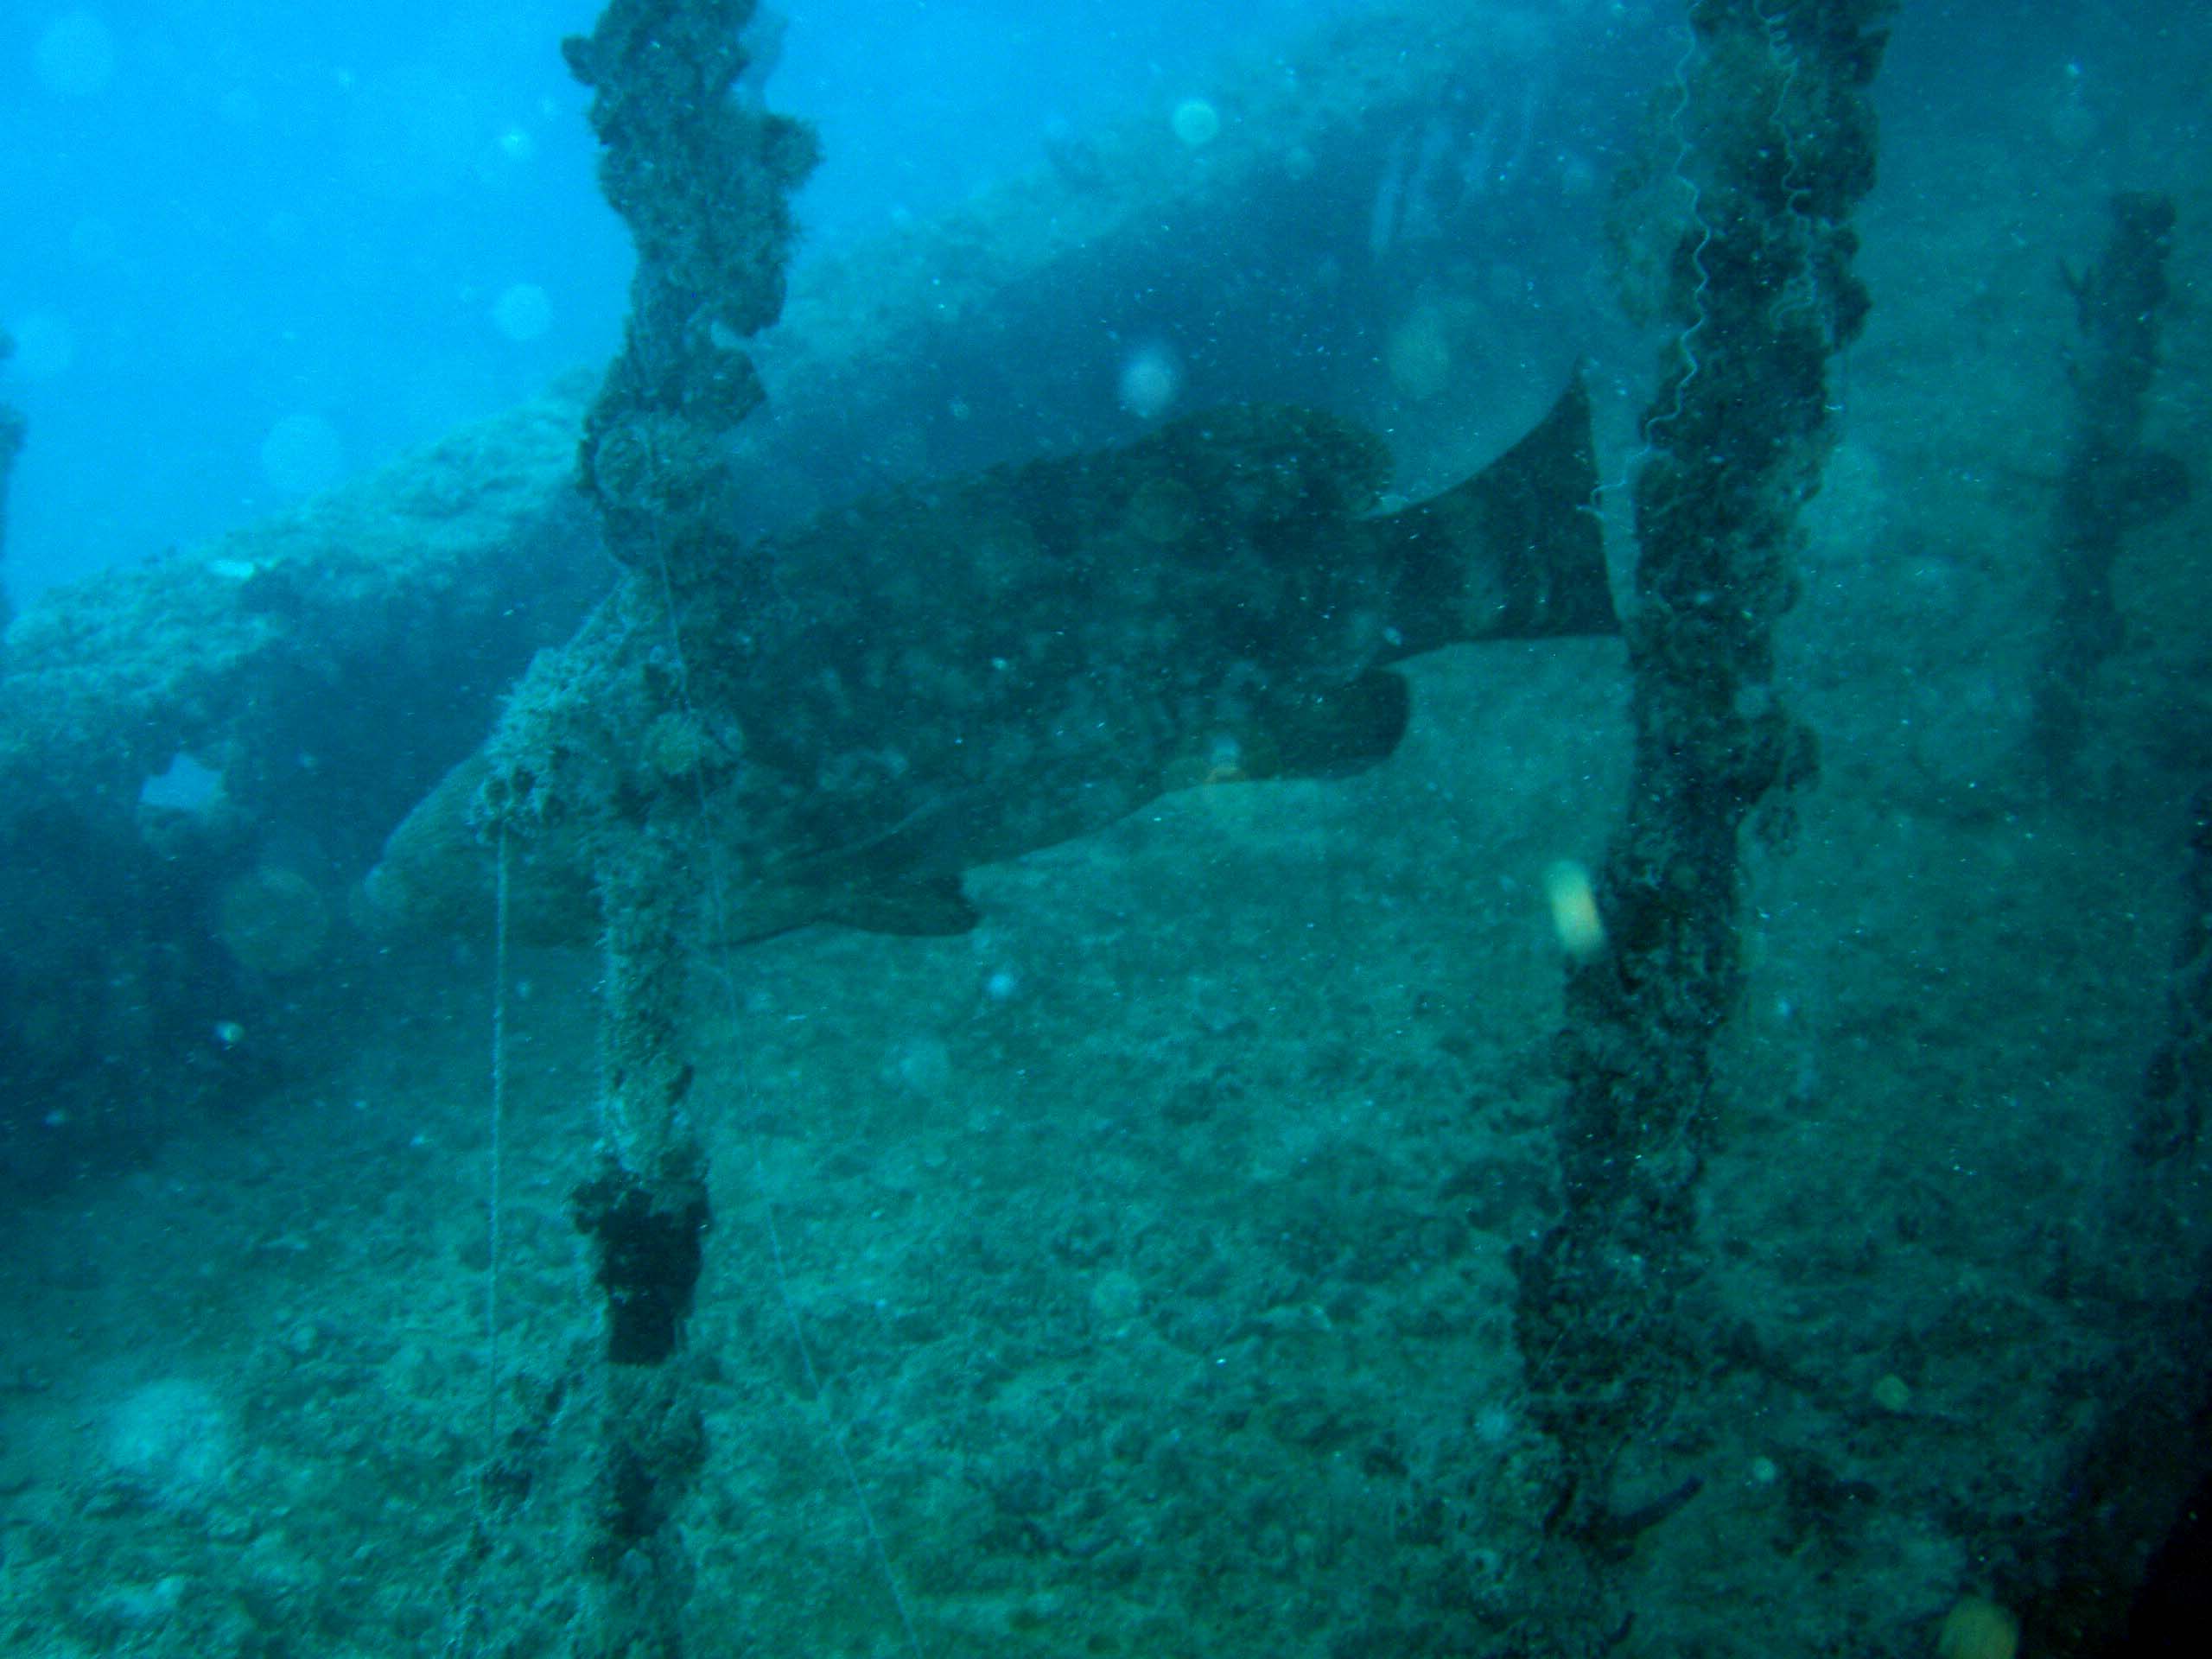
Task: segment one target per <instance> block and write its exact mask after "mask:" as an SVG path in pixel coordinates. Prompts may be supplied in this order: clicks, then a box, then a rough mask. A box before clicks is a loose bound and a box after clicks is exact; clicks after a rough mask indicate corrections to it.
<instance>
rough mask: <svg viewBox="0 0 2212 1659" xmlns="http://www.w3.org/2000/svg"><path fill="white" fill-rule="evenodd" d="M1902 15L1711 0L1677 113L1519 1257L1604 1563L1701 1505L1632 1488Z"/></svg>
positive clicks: (1779, 736)
mask: <svg viewBox="0 0 2212 1659" xmlns="http://www.w3.org/2000/svg"><path fill="white" fill-rule="evenodd" d="M1890 11H1891V6H1890V5H1889V4H1888V3H1886V0H1798V3H1795V4H1792V3H1788V0H1767V3H1765V4H1764V5H1761V4H1758V3H1754V0H1696V3H1694V4H1692V5H1691V6H1690V8H1689V22H1690V27H1691V29H1692V31H1693V33H1694V44H1693V46H1692V48H1691V49H1690V50H1689V51H1688V53H1687V54H1685V55H1684V57H1683V59H1682V60H1681V67H1680V70H1679V73H1678V78H1677V84H1676V85H1675V87H1674V88H1673V89H1672V91H1671V92H1669V93H1668V94H1667V95H1666V96H1667V98H1668V100H1669V103H1668V108H1669V109H1670V110H1671V120H1670V121H1669V134H1668V137H1667V141H1666V142H1667V143H1668V146H1669V149H1672V150H1673V151H1674V168H1673V171H1674V174H1675V184H1676V186H1677V187H1678V189H1677V192H1676V195H1677V200H1679V201H1680V202H1681V222H1680V226H1679V233H1678V234H1676V235H1675V236H1674V238H1673V240H1672V252H1671V258H1670V262H1669V265H1668V268H1667V290H1666V297H1665V308H1666V312H1667V315H1669V319H1670V320H1671V321H1672V322H1673V324H1674V325H1675V329H1676V333H1675V337H1674V340H1673V342H1672V344H1671V346H1670V347H1669V358H1668V361H1667V365H1666V371H1665V373H1664V375H1663V377H1662V381H1661V384H1660V387H1659V390H1658V393H1657V395H1656V397H1654V398H1653V400H1652V402H1651V404H1650V407H1649V410H1647V411H1646V412H1645V415H1644V417H1643V449H1642V451H1641V452H1640V453H1639V454H1638V455H1637V457H1636V460H1635V462H1634V465H1635V467H1636V472H1635V474H1634V501H1635V517H1636V535H1637V545H1638V557H1637V571H1636V596H1635V598H1636V602H1635V606H1634V608H1633V610H1632V612H1631V613H1630V619H1629V622H1628V642H1629V658H1630V667H1631V670H1632V672H1633V676H1634V721H1635V757H1634V775H1633V779H1632V782H1631V787H1630V798H1629V808H1628V816H1627V822H1626V823H1625V825H1624V827H1623V828H1622V829H1620V830H1619V831H1618V834H1617V835H1616V836H1615V837H1614V839H1613V842H1612V843H1611V848H1610V849H1609V853H1608V856H1607V859H1606V862H1605V868H1604V870H1603V872H1602V874H1600V875H1599V878H1598V880H1597V884H1596V894H1595V897H1596V902H1597V912H1598V919H1599V923H1600V924H1601V925H1602V935H1601V936H1598V937H1594V938H1592V939H1590V940H1589V941H1588V942H1587V948H1585V949H1581V950H1579V951H1578V953H1577V956H1576V959H1575V960H1574V961H1573V963H1572V964H1571V966H1570V968H1569V971H1568V978H1567V1029H1566V1032H1565V1033H1564V1040H1563V1043H1562V1045H1561V1047H1562V1053H1563V1057H1564V1070H1565V1074H1566V1082H1567V1095H1566V1103H1565V1107H1564V1112H1563V1116H1562V1118H1561V1121H1560V1125H1559V1130H1558V1146H1559V1154H1560V1169H1561V1175H1562V1187H1563V1193H1564V1198H1565V1210H1564V1213H1563V1214H1562V1215H1561V1216H1560V1218H1559V1219H1558V1221H1557V1222H1556V1223H1555V1224H1554V1225H1553V1226H1552V1228H1551V1229H1550V1230H1548V1232H1547V1233H1546V1234H1544V1235H1543V1236H1542V1237H1541V1239H1539V1240H1538V1241H1536V1242H1535V1243H1534V1244H1532V1245H1531V1246H1529V1247H1528V1248H1526V1249H1523V1250H1522V1252H1521V1253H1520V1255H1519V1256H1518V1258H1517V1260H1516V1264H1515V1266H1516V1277H1517V1281H1518V1282H1517V1308H1516V1326H1517V1331H1518V1334H1519V1338H1520V1345H1521V1349H1522V1354H1523V1356H1524V1361H1525V1363H1526V1366H1527V1373H1528V1383H1529V1390H1530V1395H1531V1401H1532V1410H1533V1411H1534V1413H1535V1416H1536V1418H1537V1421H1539V1422H1540V1424H1541V1426H1542V1427H1544V1428H1545V1429H1546V1430H1547V1431H1548V1433H1549V1434H1550V1435H1551V1436H1552V1437H1553V1439H1554V1441H1555V1442H1556V1444H1557V1445H1558V1446H1559V1448H1560V1488H1561V1490H1560V1494H1559V1503H1558V1506H1557V1509H1556V1510H1555V1514H1554V1525H1555V1526H1556V1527H1557V1528H1558V1529H1560V1530H1561V1531H1563V1532H1565V1533H1567V1534H1568V1535H1572V1536H1573V1537H1574V1538H1576V1539H1577V1540H1579V1541H1582V1542H1583V1543H1585V1544H1587V1545H1590V1546H1592V1547H1593V1548H1595V1549H1596V1550H1597V1551H1598V1552H1599V1554H1601V1555H1602V1554H1609V1553H1611V1551H1613V1550H1615V1549H1620V1548H1625V1547H1626V1545H1627V1543H1628V1542H1629V1541H1631V1540H1632V1539H1633V1537H1634V1535H1636V1533H1637V1532H1638V1531H1640V1530H1642V1529H1645V1528H1647V1527H1649V1526H1650V1525H1652V1524H1654V1523H1656V1522H1657V1521H1659V1520H1661V1519H1663V1518H1664V1517H1665V1516H1667V1515H1668V1514H1669V1513H1671V1512H1672V1511H1673V1510H1674V1509H1675V1508H1676V1507H1678V1506H1679V1505H1680V1504H1681V1503H1685V1502H1687V1501H1688V1499H1689V1498H1690V1497H1692V1496H1693V1495H1694V1491H1695V1487H1694V1483H1693V1482H1689V1481H1686V1480H1685V1481H1676V1480H1675V1479H1673V1478H1672V1477H1671V1476H1669V1475H1668V1474H1666V1473H1665V1472H1664V1471H1655V1470H1653V1469H1651V1468H1649V1467H1648V1466H1646V1467H1642V1468H1640V1469H1639V1470H1638V1471H1637V1478H1636V1479H1635V1480H1634V1481H1632V1482H1629V1483H1626V1484H1624V1486H1623V1489H1622V1490H1618V1491H1617V1490H1615V1488H1616V1479H1615V1478H1616V1476H1617V1474H1618V1473H1619V1472H1620V1464H1621V1452H1622V1450H1623V1448H1624V1446H1626V1445H1627V1444H1628V1443H1629V1442H1630V1439H1631V1437H1634V1436H1636V1435H1637V1434H1638V1433H1640V1432H1642V1431H1644V1430H1647V1429H1649V1427H1652V1426H1653V1425H1655V1424H1656V1423H1657V1422H1658V1421H1660V1420H1661V1418H1662V1417H1663V1415H1664V1414H1665V1413H1666V1411H1667V1409H1668V1408H1669V1404H1670V1402H1672V1401H1673V1400H1674V1399H1675V1397H1676V1396H1677V1395H1678V1394H1679V1393H1680V1392H1681V1390H1682V1389H1685V1388H1686V1387H1687V1386H1688V1384H1689V1383H1690V1381H1691V1380H1692V1378H1693V1377H1694V1376H1695V1375H1696V1374H1697V1371H1698V1370H1699V1369H1700V1364H1701V1363H1702V1362H1703V1361H1704V1359H1705V1357H1706V1353H1707V1350H1708V1348H1709V1346H1710V1344H1709V1343H1708V1342H1707V1340H1706V1339H1705V1338H1704V1335H1703V1333H1701V1332H1699V1331H1697V1330H1695V1329H1694V1328H1691V1323H1690V1321H1689V1320H1688V1318H1687V1317H1686V1311H1685V1292H1686V1291H1687V1290H1688V1288H1689V1287H1691V1286H1692V1285H1693V1284H1694V1281H1695V1280H1696V1278H1697V1276H1698V1272H1699V1255H1698V1249H1699V1247H1698V1243H1697V1239H1696V1227H1695V1215H1696V1204H1697V1193H1698V1185H1699V1179H1700V1173H1701V1171H1702V1169H1703V1166H1704V1163H1705V1159H1706V1155H1707V1150H1708V1148H1709V1147H1711V1145H1712V1143H1713V1136H1714V1134H1715V1124H1716V1121H1717V1117H1718V1111H1717V1101H1716V1095H1717V1089H1718V1084H1717V1080H1716V1077H1715V1075H1714V1063H1713V1056H1714V1047H1715V1040H1716V1039H1717V1038H1718V1036H1719V1033H1720V1031H1721V1029H1722V1027H1723V1026H1724V1025H1725V1024H1726V1021H1727V1020H1728V1019H1729V1017H1730V1015H1731V1014H1732V1011H1733V1009H1734V1008H1735V1007H1736V1004H1737V1002H1738V997H1739V993H1740V988H1741V982H1742V978H1743V969H1742V944H1741V939H1740V937H1739V934H1738V925H1737V918H1738V906H1739V901H1740V894H1741V886H1742V879H1743V878H1742V868H1741V857H1740V855H1741V845H1740V843H1741V839H1742V836H1743V835H1744V834H1745V829H1746V827H1747V825H1764V826H1767V827H1770V828H1774V829H1786V827H1787V808H1786V802H1785V799H1784V796H1783V791H1788V790H1789V788H1791V787H1792V786H1793V785H1797V784H1800V783H1802V782H1803V781H1804V780H1806V779H1808V778H1809V777H1810V775H1811V774H1812V772H1813V769H1814V746H1813V741H1812V737H1811V734H1810V733H1809V732H1808V730H1807V729H1806V728H1804V727H1803V726H1802V724H1801V723H1800V722H1799V721H1797V720H1796V717H1795V716H1794V715H1792V714H1791V713H1790V711H1789V709H1788V708H1786V707H1785V706H1784V704H1783V700H1782V696H1781V694H1780V691H1779V689H1778V688H1777V683H1776V678H1775V632H1776V626H1777V624H1778V623H1779V621H1780V620H1781V619H1782V616H1783V613H1784V612H1785V611H1786V610H1787V609H1788V608H1789V605H1790V603H1791V601H1792V599H1793V597H1794V596H1795V592H1796V575H1795V574H1794V570H1793V564H1794V558H1795V553H1796V547H1797V544H1798V542H1799V539H1800V535H1801V532H1800V530H1799V527H1798V514H1799V510H1800V508H1801V507H1802V505H1803V504H1804V503H1805V501H1806V499H1808V497H1809V496H1810V495H1811V494H1812V493H1813V492H1814V490H1815V488H1816V487H1817V486H1818V484H1819V481H1820V474H1821V463H1822V461H1823V459H1824V457H1825V456H1826V454H1827V451H1828V448H1829V447H1830V445H1831V443H1832V442H1833V430H1832V426H1833V416H1834V410H1832V408H1831V404H1830V397H1829V387H1828V372H1829V365H1830V363H1831V361H1832V359H1834V356H1835V354H1836V353H1838V352H1839V351H1840V350H1841V349H1842V348H1843V347H1844V346H1846V345H1847V344H1848V343H1849V342H1850V341H1851V340H1852V339H1853V338H1854V337H1855V336H1856V335H1857V334H1858V333H1859V329H1860V327H1861V326H1862V324H1863V322H1864V321H1865V318H1866V309H1867V297H1866V290H1865V289H1863V288H1862V287H1861V285H1860V284H1859V282H1858V280H1857V279H1856V278H1855V277H1853V274H1852V258H1853V253H1854V251H1855V250H1856V247H1857V241H1856V238H1855V237H1854V236H1853V232H1852V230H1851V226H1850V219H1851V214H1852V211H1853V207H1854V206H1855V205H1856V204H1857V203H1858V201H1859V199H1860V198H1861V197H1862V196H1864V195H1865V194H1866V191H1867V189H1868V188H1869V187H1870V186H1871V185H1872V182H1873V177H1874V149H1875V145H1874V119H1873V116H1872V111H1871V109H1870V106H1869V104H1868V99H1867V88H1868V84H1869V83H1870V82H1871V81H1872V79H1873V76H1874V73H1875V71H1876V68H1877V67H1878V64H1879V62H1880V60H1881V56H1882V52H1883V48H1884V46H1885V42H1886V38H1887V36H1886V29H1885V19H1886V18H1887V16H1888V15H1889V13H1890ZM1754 814H1758V818H1757V819H1754Z"/></svg>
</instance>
